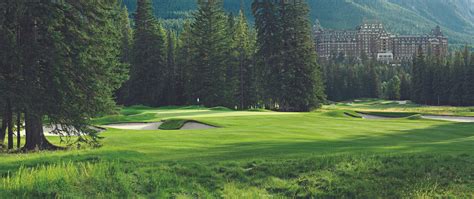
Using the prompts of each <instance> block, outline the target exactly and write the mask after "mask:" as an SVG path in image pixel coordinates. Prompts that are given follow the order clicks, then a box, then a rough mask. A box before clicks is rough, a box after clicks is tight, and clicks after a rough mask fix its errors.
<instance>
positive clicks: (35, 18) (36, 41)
mask: <svg viewBox="0 0 474 199" xmlns="http://www.w3.org/2000/svg"><path fill="white" fill-rule="evenodd" d="M14 2H15V3H18V4H16V6H11V7H10V6H9V8H11V9H16V12H19V11H21V13H22V15H18V16H17V18H15V19H14V20H12V21H13V22H15V23H13V24H15V25H16V27H15V28H14V29H12V30H15V31H14V33H15V36H16V41H17V42H16V45H15V46H14V47H13V48H12V52H14V53H15V54H16V55H17V56H18V57H19V58H20V59H8V61H10V62H11V63H14V64H15V68H16V69H21V71H22V72H21V73H18V74H19V75H16V76H15V81H14V82H15V84H14V86H15V92H13V93H12V94H11V95H9V97H13V96H18V99H21V100H16V99H15V100H12V99H13V98H10V102H11V103H9V105H10V106H9V108H8V118H9V121H8V124H7V125H6V126H9V131H10V132H9V134H13V132H12V131H13V124H12V122H13V119H12V115H13V114H12V112H13V111H15V112H23V113H24V115H25V123H26V126H25V130H26V143H25V147H24V149H25V150H36V149H40V150H41V149H55V148H57V147H55V146H53V145H52V144H50V143H49V142H48V140H47V139H46V138H45V136H44V133H43V121H44V120H43V119H44V117H46V116H47V117H48V125H51V126H52V127H54V129H55V130H54V131H53V133H56V134H59V135H61V136H71V135H75V136H79V137H81V138H80V139H79V140H80V141H91V143H92V142H93V143H95V142H94V141H96V140H95V139H96V137H95V136H94V135H95V134H94V131H93V130H92V129H90V128H89V127H88V118H92V117H94V116H96V115H97V114H98V113H105V112H107V111H110V110H111V109H112V108H113V107H114V105H115V104H114V102H113V100H112V93H113V91H115V90H116V89H117V88H118V87H119V85H120V84H121V81H122V80H123V77H124V76H125V75H124V74H122V73H121V71H122V69H123V68H124V65H123V64H121V63H120V60H119V57H120V51H119V50H118V49H120V39H119V35H120V34H119V33H118V28H117V26H116V23H115V19H116V18H117V16H118V13H119V9H116V8H118V5H117V4H116V3H114V2H108V1H104V2H100V3H99V4H97V3H91V2H89V1H85V0H80V1H59V2H56V1H48V2H46V1H38V2H33V3H25V2H22V1H14ZM84 11H87V12H84ZM20 66H21V67H20ZM2 69H5V68H4V67H3V64H2ZM1 73H2V75H3V74H7V73H4V71H2V72H1ZM10 74H11V73H10ZM17 114H18V115H20V114H19V113H17ZM84 134H86V135H84ZM88 135H90V136H88ZM11 137H12V136H11ZM10 143H13V140H10ZM17 144H18V143H17Z"/></svg>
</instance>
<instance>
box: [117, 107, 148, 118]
mask: <svg viewBox="0 0 474 199" xmlns="http://www.w3.org/2000/svg"><path fill="white" fill-rule="evenodd" d="M142 113H143V110H141V109H130V108H126V109H122V110H120V114H122V115H125V116H130V115H138V114H142Z"/></svg>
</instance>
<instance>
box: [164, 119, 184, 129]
mask: <svg viewBox="0 0 474 199" xmlns="http://www.w3.org/2000/svg"><path fill="white" fill-rule="evenodd" d="M188 121H189V120H183V119H170V120H166V121H164V122H163V124H161V125H160V129H161V130H179V129H181V127H183V126H184V124H186V122H188Z"/></svg>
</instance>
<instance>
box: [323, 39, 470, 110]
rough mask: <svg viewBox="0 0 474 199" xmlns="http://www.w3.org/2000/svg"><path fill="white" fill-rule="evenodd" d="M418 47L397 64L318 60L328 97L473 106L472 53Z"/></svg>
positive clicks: (339, 56)
mask: <svg viewBox="0 0 474 199" xmlns="http://www.w3.org/2000/svg"><path fill="white" fill-rule="evenodd" d="M423 52H424V51H423V49H421V47H420V48H419V49H418V52H417V53H416V55H414V58H413V61H412V62H411V63H402V64H401V65H400V66H396V65H395V66H394V65H390V64H384V63H380V62H377V61H376V60H370V59H368V58H367V56H364V55H363V56H361V58H360V59H355V58H350V57H346V56H345V55H344V54H333V55H332V56H331V58H330V59H329V60H320V62H321V64H322V65H323V66H324V67H323V69H324V70H323V73H324V80H325V88H326V93H327V96H328V100H331V101H345V100H352V99H357V98H385V99H390V100H412V101H413V102H416V103H419V104H426V105H435V106H440V105H452V106H474V53H471V51H470V49H469V47H467V46H466V47H465V48H464V50H459V51H455V52H453V53H451V54H449V55H448V56H446V57H445V56H437V55H434V54H432V53H430V52H429V51H428V54H424V53H423Z"/></svg>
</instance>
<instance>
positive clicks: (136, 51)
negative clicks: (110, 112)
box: [119, 0, 325, 111]
mask: <svg viewBox="0 0 474 199" xmlns="http://www.w3.org/2000/svg"><path fill="white" fill-rule="evenodd" d="M138 3H139V4H138V7H137V12H136V13H135V14H134V20H135V23H134V24H135V32H134V44H133V46H134V47H133V48H132V53H131V55H132V59H131V62H130V63H131V70H130V80H129V81H128V82H127V83H126V84H125V87H124V88H122V89H121V92H120V94H119V99H120V101H119V102H120V103H123V104H126V105H138V104H141V105H148V106H165V105H185V104H198V105H201V104H202V105H205V106H226V107H229V108H239V109H249V108H255V107H262V108H263V107H267V108H272V109H278V110H280V111H309V110H311V109H313V108H317V107H319V106H320V104H321V103H322V102H323V101H324V99H325V96H324V88H323V81H322V72H321V68H320V67H319V65H318V63H317V58H316V52H315V50H314V41H313V38H312V34H311V32H312V31H311V25H310V22H309V20H308V14H309V9H308V7H307V6H306V4H281V5H280V4H279V3H271V2H265V3H254V4H253V13H254V16H255V19H256V23H255V27H256V30H253V29H251V28H250V26H249V25H248V22H247V19H246V15H245V12H244V10H241V11H239V12H238V14H237V15H232V14H229V13H226V12H225V11H224V9H223V4H222V1H218V0H215V1H209V2H201V1H198V4H199V9H198V11H197V12H195V13H193V20H190V21H186V22H185V23H184V27H183V31H182V32H181V33H180V34H179V35H177V34H176V33H175V32H174V31H173V30H168V32H167V33H165V31H164V29H163V27H162V24H161V23H160V21H159V20H157V19H156V18H155V17H154V15H153V12H152V4H151V1H138ZM269 15H270V16H269ZM289 19H291V20H289ZM150 55H154V56H150Z"/></svg>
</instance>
